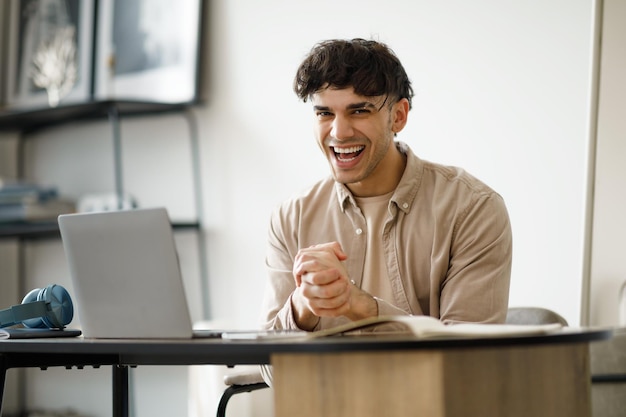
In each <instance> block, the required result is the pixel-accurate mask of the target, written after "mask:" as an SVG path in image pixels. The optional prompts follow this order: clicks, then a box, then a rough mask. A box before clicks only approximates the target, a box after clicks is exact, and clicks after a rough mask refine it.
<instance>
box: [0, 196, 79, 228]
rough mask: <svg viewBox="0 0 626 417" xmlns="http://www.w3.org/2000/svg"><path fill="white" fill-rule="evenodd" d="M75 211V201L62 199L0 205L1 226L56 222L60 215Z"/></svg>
mask: <svg viewBox="0 0 626 417" xmlns="http://www.w3.org/2000/svg"><path fill="white" fill-rule="evenodd" d="M75 211H76V204H75V203H74V201H71V200H66V199H61V198H55V199H50V200H45V201H25V202H21V203H10V204H9V203H7V204H0V224H1V223H13V222H40V221H48V220H56V218H57V217H58V216H59V215H60V214H66V213H73V212H75Z"/></svg>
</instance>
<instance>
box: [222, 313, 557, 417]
mask: <svg viewBox="0 0 626 417" xmlns="http://www.w3.org/2000/svg"><path fill="white" fill-rule="evenodd" d="M506 323H507V324H550V323H560V324H561V325H563V326H567V325H568V324H567V320H565V319H564V318H563V317H562V316H561V315H559V314H558V313H556V312H554V311H552V310H549V309H547V308H543V307H510V308H509V310H508V312H507V315H506ZM224 383H225V384H226V385H228V388H226V390H225V391H224V393H223V394H222V397H221V398H220V402H219V405H218V407H217V417H225V416H226V405H228V400H230V397H232V396H233V395H235V394H239V393H242V392H252V391H256V390H259V389H263V388H268V385H267V384H266V383H265V382H264V381H263V378H262V377H261V371H260V370H252V371H249V370H248V371H242V372H233V373H231V374H228V375H226V376H225V377H224Z"/></svg>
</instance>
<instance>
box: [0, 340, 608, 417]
mask: <svg viewBox="0 0 626 417" xmlns="http://www.w3.org/2000/svg"><path fill="white" fill-rule="evenodd" d="M611 334H612V333H611V331H610V330H606V329H604V330H585V331H562V332H559V333H556V334H551V335H547V336H525V337H505V338H489V339H484V338H483V339H480V338H477V339H467V338H458V339H425V340H417V339H415V338H410V337H402V336H378V337H376V336H359V337H351V336H343V337H329V338H324V339H317V340H311V341H288V340H266V341H230V342H229V341H223V340H221V339H194V340H89V339H83V338H71V339H70V338H58V339H28V340H3V341H0V390H2V391H1V392H0V395H3V393H4V386H5V379H6V371H7V370H8V369H11V368H41V369H47V368H49V367H56V366H61V367H66V368H68V369H71V368H73V367H77V368H78V369H82V368H83V367H85V366H92V367H95V368H98V367H100V366H112V369H113V377H112V389H113V416H114V417H128V410H129V396H128V376H129V375H128V368H129V367H135V366H140V365H226V366H235V365H254V364H269V363H270V358H271V357H272V355H279V354H284V353H307V354H311V353H314V354H318V353H337V352H372V351H389V352H390V353H391V352H393V351H402V350H404V351H406V350H425V349H454V348H467V347H481V346H483V347H484V346H490V347H497V346H511V345H529V344H534V345H536V344H551V343H589V342H592V341H596V340H604V339H608V338H610V337H611ZM1 410H2V396H0V411H1Z"/></svg>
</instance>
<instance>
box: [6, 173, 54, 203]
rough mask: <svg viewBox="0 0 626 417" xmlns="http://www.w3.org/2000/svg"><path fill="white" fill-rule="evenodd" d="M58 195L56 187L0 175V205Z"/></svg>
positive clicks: (41, 199) (44, 198)
mask: <svg viewBox="0 0 626 417" xmlns="http://www.w3.org/2000/svg"><path fill="white" fill-rule="evenodd" d="M57 197H58V190H57V188H56V187H46V186H40V185H37V184H32V183H29V182H24V181H19V180H13V179H7V178H2V177H0V205H2V204H17V203H25V202H28V203H33V202H42V201H48V200H51V199H55V198H57Z"/></svg>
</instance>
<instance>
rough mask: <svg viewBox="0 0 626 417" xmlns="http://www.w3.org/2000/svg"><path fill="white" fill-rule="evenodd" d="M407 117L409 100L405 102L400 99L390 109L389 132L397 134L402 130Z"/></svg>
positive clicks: (404, 99) (403, 99)
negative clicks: (390, 122)
mask: <svg viewBox="0 0 626 417" xmlns="http://www.w3.org/2000/svg"><path fill="white" fill-rule="evenodd" d="M408 117H409V100H407V99H406V98H402V99H400V100H399V101H398V102H397V103H396V104H394V105H393V107H392V108H391V121H392V124H391V130H392V131H393V133H398V132H400V131H401V130H402V129H404V126H406V122H407V119H408Z"/></svg>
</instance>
